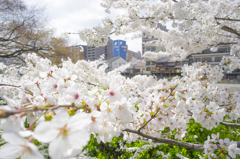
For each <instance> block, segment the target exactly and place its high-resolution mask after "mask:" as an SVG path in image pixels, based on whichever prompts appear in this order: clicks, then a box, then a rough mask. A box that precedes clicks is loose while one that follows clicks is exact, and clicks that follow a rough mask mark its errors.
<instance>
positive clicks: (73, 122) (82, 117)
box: [67, 113, 92, 129]
mask: <svg viewBox="0 0 240 159" xmlns="http://www.w3.org/2000/svg"><path fill="white" fill-rule="evenodd" d="M91 122H92V120H91V119H90V116H89V115H88V114H86V113H78V114H76V115H74V116H72V117H71V118H70V119H69V121H68V124H67V127H69V128H79V129H82V128H83V127H85V126H87V125H89V124H90V123H91Z"/></svg>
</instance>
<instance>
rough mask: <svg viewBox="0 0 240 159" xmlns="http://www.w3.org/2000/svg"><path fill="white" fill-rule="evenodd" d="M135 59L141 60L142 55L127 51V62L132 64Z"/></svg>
mask: <svg viewBox="0 0 240 159" xmlns="http://www.w3.org/2000/svg"><path fill="white" fill-rule="evenodd" d="M133 58H136V59H137V60H140V59H141V53H140V52H134V51H131V50H127V61H128V62H130V61H131V60H132V59H133Z"/></svg>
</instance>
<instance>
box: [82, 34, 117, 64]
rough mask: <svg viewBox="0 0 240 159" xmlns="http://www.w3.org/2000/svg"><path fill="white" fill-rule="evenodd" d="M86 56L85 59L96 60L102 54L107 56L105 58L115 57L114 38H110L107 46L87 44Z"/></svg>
mask: <svg viewBox="0 0 240 159" xmlns="http://www.w3.org/2000/svg"><path fill="white" fill-rule="evenodd" d="M86 50H87V52H86V58H84V59H85V60H90V61H95V60H97V59H99V58H100V56H101V55H104V56H105V60H108V59H110V58H112V57H113V40H112V39H110V38H108V42H107V45H106V46H101V47H95V46H87V48H86Z"/></svg>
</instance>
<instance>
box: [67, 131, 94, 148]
mask: <svg viewBox="0 0 240 159" xmlns="http://www.w3.org/2000/svg"><path fill="white" fill-rule="evenodd" d="M89 140H90V133H89V132H88V131H87V130H84V129H82V130H78V131H77V132H72V131H71V130H70V131H69V132H68V141H69V144H70V146H73V147H83V146H86V145H87V143H88V141H89Z"/></svg>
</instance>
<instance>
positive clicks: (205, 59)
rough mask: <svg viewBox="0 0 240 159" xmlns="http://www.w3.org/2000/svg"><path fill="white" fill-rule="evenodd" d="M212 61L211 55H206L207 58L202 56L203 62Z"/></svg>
mask: <svg viewBox="0 0 240 159" xmlns="http://www.w3.org/2000/svg"><path fill="white" fill-rule="evenodd" d="M206 61H207V62H212V58H211V57H205V58H202V62H206Z"/></svg>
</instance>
